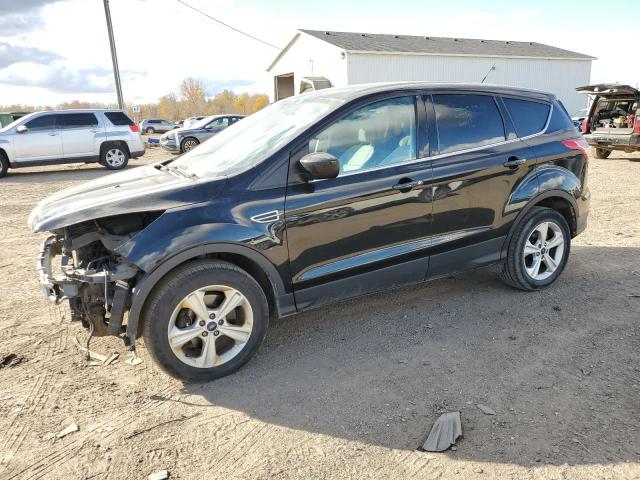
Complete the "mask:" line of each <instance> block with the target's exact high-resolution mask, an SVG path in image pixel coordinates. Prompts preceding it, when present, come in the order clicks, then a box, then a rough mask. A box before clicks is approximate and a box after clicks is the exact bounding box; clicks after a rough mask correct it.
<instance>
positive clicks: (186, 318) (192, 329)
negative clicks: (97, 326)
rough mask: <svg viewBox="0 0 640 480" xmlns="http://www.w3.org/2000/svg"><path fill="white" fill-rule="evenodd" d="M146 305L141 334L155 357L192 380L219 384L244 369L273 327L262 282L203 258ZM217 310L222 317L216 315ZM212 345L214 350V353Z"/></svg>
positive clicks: (166, 281)
mask: <svg viewBox="0 0 640 480" xmlns="http://www.w3.org/2000/svg"><path fill="white" fill-rule="evenodd" d="M223 289H228V290H226V291H225V290H223ZM238 293H239V294H240V296H239V297H238V296H237V294H238ZM237 298H243V299H244V300H241V301H242V303H238V305H237V306H236V307H235V308H233V309H232V310H229V312H227V313H226V314H223V313H222V312H221V310H222V311H223V310H224V305H227V304H226V303H225V302H232V301H233V300H234V299H237ZM200 299H202V301H201V303H198V300H200ZM147 302H148V303H147V306H145V311H144V313H143V317H142V320H143V332H142V336H143V338H144V341H145V344H146V346H147V348H148V349H149V352H150V353H151V356H152V357H153V359H154V360H155V361H156V362H157V363H158V364H159V365H160V367H161V368H162V369H163V370H164V371H165V372H167V373H168V374H169V375H171V376H173V377H175V378H178V379H181V380H184V381H189V382H206V381H210V380H214V379H216V378H221V377H224V376H226V375H229V374H231V373H234V372H235V371H237V370H238V369H240V368H241V367H242V366H243V365H245V364H246V363H247V362H248V361H249V360H250V359H251V358H252V357H253V356H254V355H255V353H256V352H257V351H258V348H259V347H260V344H261V343H262V340H263V339H264V337H265V334H266V332H267V327H268V326H269V307H268V303H267V298H266V297H265V294H264V291H263V290H262V288H261V287H260V285H259V284H258V282H256V281H255V280H254V279H253V277H251V276H250V275H249V274H248V273H247V272H245V271H244V270H242V269H240V268H238V267H237V266H235V265H233V264H231V263H228V262H224V261H218V260H198V261H194V262H189V263H187V264H185V265H184V266H181V267H178V268H177V269H176V270H174V271H172V272H170V273H169V274H168V275H167V276H166V277H165V278H164V279H163V280H162V281H161V283H160V285H159V286H158V287H156V288H155V290H154V291H153V293H152V294H151V296H150V297H149V299H148V301H147ZM187 304H188V305H189V306H194V305H195V309H191V308H189V306H186V305H187ZM198 305H199V307H198ZM233 305H235V303H233ZM196 310H198V311H199V313H196ZM212 312H216V313H215V315H217V316H213V317H211V313H212ZM218 314H219V315H218ZM207 316H208V318H206V317H207ZM205 333H206V336H205ZM240 333H242V336H240V337H237V336H238V335H239V334H240ZM228 334H233V337H237V339H236V338H232V337H229V336H227V335H228ZM170 337H171V338H172V339H173V342H174V346H173V347H172V346H171V343H170ZM187 338H189V340H188V341H185V339H187ZM211 340H213V342H211ZM180 342H182V343H180ZM212 345H213V346H214V347H215V349H214V350H210V349H209V347H211V346H212ZM207 353H211V354H212V355H209V356H207ZM225 357H226V358H225ZM216 362H218V364H217V365H216Z"/></svg>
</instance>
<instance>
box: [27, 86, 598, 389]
mask: <svg viewBox="0 0 640 480" xmlns="http://www.w3.org/2000/svg"><path fill="white" fill-rule="evenodd" d="M586 148H587V145H586V143H585V141H584V140H583V139H582V138H581V137H580V135H579V133H578V132H577V131H576V129H575V128H574V126H573V124H572V122H571V119H570V118H569V116H568V114H567V112H566V111H565V109H564V107H563V106H562V104H561V103H560V102H559V101H558V100H557V99H556V98H555V97H554V96H553V95H551V94H548V93H542V92H536V91H529V90H520V89H515V88H507V87H490V86H487V85H461V84H431V83H390V84H379V85H367V86H353V87H348V88H343V89H326V90H320V91H318V92H312V93H307V94H305V95H300V96H295V97H291V98H288V99H286V100H282V101H279V102H277V103H275V104H273V105H271V106H270V107H268V108H265V109H264V110H261V111H260V112H258V113H256V114H253V115H251V116H249V117H247V118H246V119H244V120H243V121H242V122H240V123H239V124H236V125H232V126H230V127H229V128H227V129H225V130H224V131H222V132H221V133H219V134H218V135H216V136H215V137H213V138H212V139H211V140H209V141H207V142H206V143H204V144H202V145H200V146H199V147H197V148H195V149H193V150H192V151H190V152H188V153H186V154H184V155H182V156H180V157H177V158H176V159H172V160H168V161H165V162H162V163H159V164H156V165H151V166H146V167H140V168H136V169H134V170H129V171H126V172H122V173H119V174H114V175H111V176H109V177H108V178H105V179H101V180H97V181H92V182H89V183H86V184H84V185H81V186H78V187H74V188H71V189H68V190H63V191H61V192H59V193H57V194H55V195H53V196H51V197H49V198H47V199H45V200H43V201H42V202H41V203H40V204H39V205H38V206H37V207H36V208H35V209H34V210H33V212H32V213H31V215H30V218H29V224H30V226H31V228H32V229H33V230H34V231H35V232H41V231H51V232H52V233H53V234H52V235H51V236H50V237H49V238H47V240H46V241H45V242H44V244H43V247H42V251H41V254H40V260H39V266H38V269H39V272H40V281H41V284H42V287H43V290H44V293H45V295H46V296H47V297H48V298H49V299H50V300H51V301H53V302H56V303H57V302H61V301H64V300H68V302H69V305H70V309H71V313H72V318H73V319H74V320H79V321H81V322H82V323H83V324H84V326H85V327H88V328H90V329H91V331H92V332H93V334H94V335H107V334H112V335H122V338H123V339H124V340H125V342H126V343H127V344H128V345H129V346H130V347H131V348H134V347H135V341H136V338H137V337H139V336H144V339H145V344H146V345H147V348H148V349H149V351H150V352H151V354H152V356H153V358H154V359H155V360H156V361H157V362H158V363H159V364H160V365H161V366H162V367H163V368H164V369H165V370H166V371H167V372H169V373H170V374H172V375H174V376H176V377H180V378H182V379H187V380H210V379H214V378H217V377H221V376H223V375H227V374H229V373H232V372H234V371H235V370H237V369H238V368H240V367H241V366H242V365H243V364H244V363H246V362H247V361H248V360H249V359H250V358H251V357H252V356H253V355H254V354H255V352H256V350H257V349H258V347H259V345H260V343H261V342H262V339H263V338H264V336H265V333H266V330H267V324H268V322H269V318H272V317H283V316H287V315H291V314H294V313H296V312H300V311H303V310H307V309H310V308H315V307H319V306H321V305H323V304H326V303H330V302H334V301H337V300H341V299H345V298H349V297H354V296H358V295H364V294H367V293H370V292H374V291H378V290H382V289H388V288H394V287H399V286H401V285H406V284H411V283H416V282H422V281H424V280H428V279H431V278H434V277H439V276H442V275H446V274H448V273H450V272H453V271H457V270H464V269H468V268H474V267H479V266H483V265H489V264H500V265H501V266H502V267H501V271H502V278H503V279H504V280H505V281H506V282H507V283H508V284H510V285H512V286H514V287H517V288H520V289H523V290H537V289H540V288H543V287H546V286H548V285H549V284H551V283H552V282H553V281H554V280H555V279H556V278H557V277H558V276H559V275H560V273H561V272H562V270H563V268H564V266H565V263H566V261H567V257H568V255H569V247H570V242H571V238H572V237H574V236H576V235H577V234H579V233H580V232H581V231H582V230H583V229H584V228H585V226H586V220H587V212H588V209H589V190H588V189H587V187H586V178H587V153H586ZM54 256H60V257H61V263H60V267H59V268H57V269H56V271H57V272H59V273H53V272H52V266H51V265H52V258H53V257H54ZM126 311H128V317H127V321H126V323H125V325H123V319H124V318H125V312H126Z"/></svg>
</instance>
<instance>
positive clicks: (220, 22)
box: [176, 0, 280, 50]
mask: <svg viewBox="0 0 640 480" xmlns="http://www.w3.org/2000/svg"><path fill="white" fill-rule="evenodd" d="M176 1H177V2H178V3H181V4H182V5H184V6H185V7H188V8H190V9H191V10H194V11H196V12H198V13H199V14H200V15H204V16H205V17H207V18H208V19H210V20H213V21H214V22H216V23H219V24H220V25H224V26H225V27H227V28H230V29H231V30H233V31H234V32H238V33H239V34H241V35H244V36H245V37H249V38H251V39H253V40H255V41H257V42H260V43H264V44H265V45H268V46H269V47H271V48H275V49H277V50H280V47H276V46H275V45H273V44H271V43H269V42H265V41H264V40H261V39H259V38H258V37H254V36H253V35H251V34H249V33H247V32H243V31H242V30H239V29H237V28H235V27H232V26H231V25H229V24H228V23H224V22H223V21H221V20H218V19H217V18H213V17H212V16H211V15H209V14H207V13H204V12H203V11H202V10H198V9H197V8H196V7H194V6H193V5H189V4H188V3H187V2H183V1H182V0H176Z"/></svg>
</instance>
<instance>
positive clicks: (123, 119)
mask: <svg viewBox="0 0 640 480" xmlns="http://www.w3.org/2000/svg"><path fill="white" fill-rule="evenodd" d="M104 116H105V117H107V118H108V119H109V121H110V122H111V123H112V124H114V125H116V126H122V125H133V122H132V121H131V119H130V118H129V117H127V116H126V115H125V114H124V113H122V112H105V114H104Z"/></svg>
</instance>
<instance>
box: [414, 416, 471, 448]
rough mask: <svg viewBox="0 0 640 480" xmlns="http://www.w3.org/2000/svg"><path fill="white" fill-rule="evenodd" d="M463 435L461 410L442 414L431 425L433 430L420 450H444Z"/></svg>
mask: <svg viewBox="0 0 640 480" xmlns="http://www.w3.org/2000/svg"><path fill="white" fill-rule="evenodd" d="M461 436H462V424H461V423H460V412H449V413H444V414H442V415H440V417H439V418H438V419H437V420H436V422H435V423H434V424H433V427H431V432H429V436H428V437H427V440H426V441H425V442H424V444H423V445H422V447H421V448H420V450H424V451H425V452H443V451H445V450H447V449H448V448H449V447H451V446H452V445H454V444H455V443H456V440H457V439H458V438H459V437H461Z"/></svg>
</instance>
